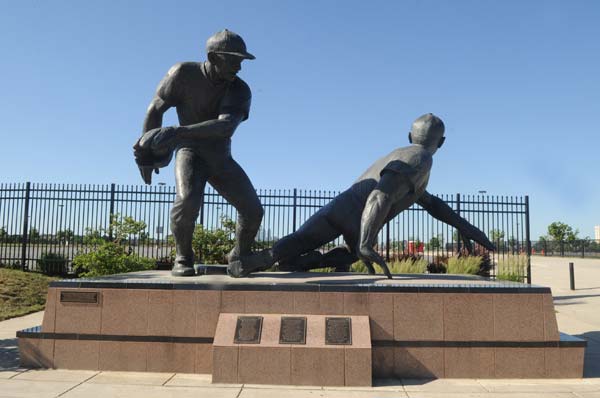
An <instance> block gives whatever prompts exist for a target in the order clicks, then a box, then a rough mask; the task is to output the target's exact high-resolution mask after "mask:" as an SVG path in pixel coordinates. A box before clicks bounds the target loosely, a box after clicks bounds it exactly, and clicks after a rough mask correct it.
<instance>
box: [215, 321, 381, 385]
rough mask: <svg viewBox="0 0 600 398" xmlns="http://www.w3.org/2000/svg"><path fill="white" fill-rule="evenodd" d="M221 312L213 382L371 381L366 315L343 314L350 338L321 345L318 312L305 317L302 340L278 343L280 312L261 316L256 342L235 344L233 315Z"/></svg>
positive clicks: (321, 324) (322, 337)
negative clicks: (258, 338)
mask: <svg viewBox="0 0 600 398" xmlns="http://www.w3.org/2000/svg"><path fill="white" fill-rule="evenodd" d="M242 315H247V314H221V316H220V317H219V323H218V325H217V331H216V334H215V341H214V344H213V383H250V384H288V385H289V384H291V385H310V386H371V385H372V384H371V382H372V375H371V336H370V333H369V319H368V317H366V316H351V317H347V319H350V321H351V325H352V326H351V340H350V343H349V344H347V345H342V344H327V341H326V338H325V318H326V316H323V315H308V316H306V315H302V314H300V315H286V316H295V317H304V318H306V334H305V337H306V338H305V342H304V343H303V344H302V343H298V344H285V343H282V342H280V324H281V318H282V315H262V319H263V321H262V333H261V338H260V342H258V343H255V344H236V343H235V342H234V341H235V330H236V321H237V319H238V317H239V316H242Z"/></svg>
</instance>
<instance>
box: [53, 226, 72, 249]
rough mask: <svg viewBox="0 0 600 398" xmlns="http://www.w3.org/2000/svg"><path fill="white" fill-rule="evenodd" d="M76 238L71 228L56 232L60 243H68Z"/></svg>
mask: <svg viewBox="0 0 600 398" xmlns="http://www.w3.org/2000/svg"><path fill="white" fill-rule="evenodd" d="M74 238H75V233H74V232H73V231H72V230H70V229H65V230H64V231H58V232H57V233H56V239H57V240H58V243H62V244H64V245H68V244H69V243H72V242H73V239H74Z"/></svg>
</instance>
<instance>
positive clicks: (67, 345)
mask: <svg viewBox="0 0 600 398" xmlns="http://www.w3.org/2000/svg"><path fill="white" fill-rule="evenodd" d="M99 354H100V342H99V341H93V340H56V341H55V342H54V367H56V368H58V369H81V370H98V367H99Z"/></svg>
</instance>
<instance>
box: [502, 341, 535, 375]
mask: <svg viewBox="0 0 600 398" xmlns="http://www.w3.org/2000/svg"><path fill="white" fill-rule="evenodd" d="M495 376H496V377H497V378H502V379H504V378H508V379H510V378H525V379H538V378H542V377H545V376H546V364H545V359H544V348H529V347H528V348H507V347H502V348H496V350H495Z"/></svg>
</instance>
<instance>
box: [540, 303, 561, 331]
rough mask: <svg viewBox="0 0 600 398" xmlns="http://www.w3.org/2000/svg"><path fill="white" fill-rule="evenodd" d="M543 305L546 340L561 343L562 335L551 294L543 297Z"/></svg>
mask: <svg viewBox="0 0 600 398" xmlns="http://www.w3.org/2000/svg"><path fill="white" fill-rule="evenodd" d="M542 305H543V311H544V340H546V341H559V340H560V333H559V332H558V324H557V322H556V312H555V311H554V302H553V300H552V295H551V294H549V293H548V294H543V295H542Z"/></svg>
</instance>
